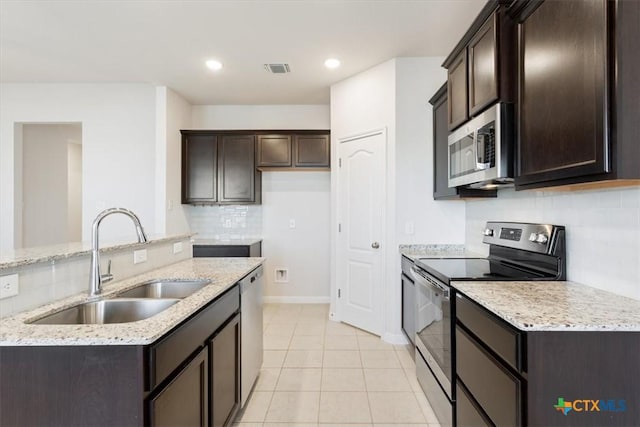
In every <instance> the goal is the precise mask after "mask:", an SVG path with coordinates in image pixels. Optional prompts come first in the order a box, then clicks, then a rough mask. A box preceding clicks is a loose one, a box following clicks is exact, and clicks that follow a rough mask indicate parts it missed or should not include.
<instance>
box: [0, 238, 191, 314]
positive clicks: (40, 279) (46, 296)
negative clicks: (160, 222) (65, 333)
mask: <svg viewBox="0 0 640 427" xmlns="http://www.w3.org/2000/svg"><path fill="white" fill-rule="evenodd" d="M179 241H181V242H182V252H179V253H177V254H174V253H173V244H174V243H175V242H179ZM142 248H144V249H146V250H147V261H146V262H143V263H140V264H134V263H133V251H134V250H138V249H142ZM191 256H192V248H191V242H190V239H189V237H185V238H183V239H179V240H169V241H166V240H165V241H159V242H154V241H151V242H149V243H146V244H144V247H142V246H135V247H131V248H125V249H117V250H111V251H108V252H103V253H101V255H100V261H101V265H102V268H103V269H104V268H106V266H107V264H108V262H109V261H111V262H112V265H111V273H112V274H113V276H114V281H119V280H124V279H127V278H129V277H132V276H136V275H138V274H142V273H146V272H147V271H150V270H154V269H156V268H160V267H163V266H165V265H169V264H173V263H176V262H179V261H182V260H185V259H188V258H191ZM89 267H90V256H89V255H82V256H74V257H70V258H66V259H60V260H55V261H45V262H40V263H36V264H29V265H25V266H21V267H15V268H7V269H3V270H2V271H0V275H5V274H14V273H17V274H18V275H19V278H20V284H19V293H18V295H16V296H14V297H10V298H6V299H2V300H0V317H6V316H10V315H12V314H14V313H18V312H20V311H23V310H29V309H32V308H35V307H38V306H40V305H43V304H47V303H50V302H52V301H55V300H59V299H62V298H66V297H68V296H71V295H74V294H77V293H81V292H87V291H88V288H89V270H90V268H89ZM102 272H103V273H104V272H105V271H104V270H103V271H102Z"/></svg>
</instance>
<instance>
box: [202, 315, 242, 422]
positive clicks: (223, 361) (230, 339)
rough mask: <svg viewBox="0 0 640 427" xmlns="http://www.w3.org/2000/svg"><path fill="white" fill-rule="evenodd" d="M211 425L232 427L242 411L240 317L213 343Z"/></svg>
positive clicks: (211, 359)
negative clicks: (237, 414)
mask: <svg viewBox="0 0 640 427" xmlns="http://www.w3.org/2000/svg"><path fill="white" fill-rule="evenodd" d="M209 364H210V367H211V388H210V393H209V396H210V405H211V406H210V407H211V425H212V426H213V427H222V426H225V425H229V424H231V422H232V421H233V418H234V417H235V415H236V412H237V411H238V408H239V407H240V316H239V315H236V316H235V317H234V318H233V319H231V321H229V323H227V325H226V326H225V327H224V328H222V329H221V330H220V332H218V333H217V334H216V335H215V336H214V337H213V338H212V339H211V341H209Z"/></svg>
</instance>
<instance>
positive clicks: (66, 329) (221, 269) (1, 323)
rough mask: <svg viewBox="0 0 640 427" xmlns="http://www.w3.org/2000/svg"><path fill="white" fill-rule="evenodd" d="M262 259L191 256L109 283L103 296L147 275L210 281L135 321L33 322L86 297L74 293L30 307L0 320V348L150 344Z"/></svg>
mask: <svg viewBox="0 0 640 427" xmlns="http://www.w3.org/2000/svg"><path fill="white" fill-rule="evenodd" d="M264 260H265V259H264V258H191V259H188V260H185V261H181V262H178V263H176V264H172V265H169V266H166V267H162V268H159V269H157V270H152V271H150V272H147V273H144V274H141V275H138V276H135V277H132V278H129V279H126V280H122V281H119V282H116V283H109V284H107V285H106V286H104V288H103V292H102V295H103V296H104V297H109V296H113V295H114V294H116V293H118V292H121V291H124V290H127V289H131V288H133V287H135V286H136V285H138V284H140V283H142V282H145V281H148V280H152V279H170V278H182V279H192V278H198V279H210V280H211V284H210V285H208V286H206V287H204V288H203V289H201V290H200V291H198V292H196V293H194V294H192V295H190V296H188V297H187V298H185V299H183V300H181V301H179V302H178V303H176V304H174V305H172V306H171V307H169V308H167V309H166V310H164V311H162V312H160V313H158V314H157V315H155V316H152V317H150V318H148V319H144V320H140V321H137V322H129V323H118V324H106V325H33V324H26V323H24V322H25V321H30V320H36V319H39V318H42V317H44V316H46V315H48V314H51V313H54V312H57V311H60V310H62V309H65V308H68V307H71V306H74V305H77V304H79V303H82V302H84V301H86V299H87V294H86V293H82V294H78V295H74V296H72V297H69V298H65V299H63V300H59V301H55V302H53V303H50V304H47V305H45V306H41V307H38V308H36V309H33V310H29V311H26V312H22V313H18V314H16V315H14V316H11V317H7V318H4V319H0V346H45V345H146V344H151V343H153V342H154V341H156V340H157V339H158V338H160V337H161V336H162V335H164V334H166V333H167V332H168V331H169V330H171V329H172V328H174V327H175V326H176V325H178V324H179V323H180V322H182V321H184V320H185V319H186V318H188V317H189V316H190V315H192V314H193V313H194V312H195V311H197V310H198V309H200V308H201V307H203V306H205V305H206V304H207V303H209V302H210V301H212V300H213V299H215V298H216V297H217V296H218V295H220V294H221V293H223V292H224V291H226V290H227V289H229V288H230V287H232V286H233V285H234V284H235V283H237V282H238V281H239V280H240V279H242V278H243V277H244V276H246V275H247V274H248V273H250V272H251V271H252V270H254V269H255V268H256V267H258V266H259V265H260V264H262V263H263V262H264Z"/></svg>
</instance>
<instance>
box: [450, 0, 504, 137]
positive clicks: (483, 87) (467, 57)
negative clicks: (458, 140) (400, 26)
mask: <svg viewBox="0 0 640 427" xmlns="http://www.w3.org/2000/svg"><path fill="white" fill-rule="evenodd" d="M505 3H508V2H507V1H502V0H501V1H489V2H487V4H486V5H485V7H484V8H483V9H482V10H481V11H480V13H479V14H478V16H477V17H476V19H475V20H474V21H473V23H472V24H471V26H470V27H469V29H468V30H467V32H466V33H465V35H464V36H463V37H462V39H461V40H460V42H458V44H457V45H456V47H455V48H454V49H453V51H452V52H451V53H450V54H449V56H448V57H447V58H446V59H445V61H444V63H443V64H442V66H443V67H445V68H446V69H447V83H448V85H449V88H448V91H447V96H448V100H449V107H448V122H447V123H448V127H449V130H453V129H455V128H457V127H458V126H460V125H461V124H463V123H465V122H466V121H467V120H469V119H470V118H472V117H474V116H476V115H477V114H480V113H481V112H483V111H484V110H485V109H486V108H487V107H489V106H490V105H492V104H493V103H495V102H496V101H502V102H513V101H514V93H515V91H514V82H515V74H516V72H515V70H516V68H515V65H516V61H515V56H514V44H515V43H514V42H515V33H514V24H513V21H512V19H511V17H510V16H508V15H507V14H506V9H505V6H504V4H505Z"/></svg>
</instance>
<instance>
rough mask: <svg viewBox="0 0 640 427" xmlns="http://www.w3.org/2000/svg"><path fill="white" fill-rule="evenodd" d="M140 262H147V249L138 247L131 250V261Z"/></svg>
mask: <svg viewBox="0 0 640 427" xmlns="http://www.w3.org/2000/svg"><path fill="white" fill-rule="evenodd" d="M141 262H147V250H146V249H140V250H139V251H133V263H134V264H140V263H141Z"/></svg>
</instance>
